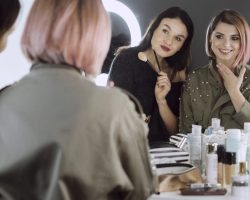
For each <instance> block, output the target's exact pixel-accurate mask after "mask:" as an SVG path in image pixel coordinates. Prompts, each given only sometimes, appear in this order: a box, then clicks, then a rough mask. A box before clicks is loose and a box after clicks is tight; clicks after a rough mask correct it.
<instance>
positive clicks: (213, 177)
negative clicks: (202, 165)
mask: <svg viewBox="0 0 250 200" xmlns="http://www.w3.org/2000/svg"><path fill="white" fill-rule="evenodd" d="M207 150H208V152H207V155H206V178H207V183H211V184H217V183H218V155H217V153H216V152H215V151H216V148H215V145H214V144H208V145H207Z"/></svg>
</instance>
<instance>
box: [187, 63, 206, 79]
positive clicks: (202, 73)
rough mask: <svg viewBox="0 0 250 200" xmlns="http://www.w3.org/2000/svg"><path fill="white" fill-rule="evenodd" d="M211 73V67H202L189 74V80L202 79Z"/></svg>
mask: <svg viewBox="0 0 250 200" xmlns="http://www.w3.org/2000/svg"><path fill="white" fill-rule="evenodd" d="M208 71H209V65H204V66H201V67H196V68H194V69H193V70H192V71H190V72H188V77H189V78H202V77H203V76H205V75H206V74H207V73H208Z"/></svg>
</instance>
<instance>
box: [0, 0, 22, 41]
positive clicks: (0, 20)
mask: <svg viewBox="0 0 250 200" xmlns="http://www.w3.org/2000/svg"><path fill="white" fill-rule="evenodd" d="M19 11H20V3H19V0H1V1H0V39H1V37H2V36H3V35H4V34H5V33H6V32H8V31H9V30H10V29H11V28H12V26H13V25H14V23H15V21H16V18H17V16H18V13H19Z"/></svg>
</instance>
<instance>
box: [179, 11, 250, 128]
mask: <svg viewBox="0 0 250 200" xmlns="http://www.w3.org/2000/svg"><path fill="white" fill-rule="evenodd" d="M206 53H207V55H208V57H209V59H210V62H209V63H208V64H207V65H205V66H204V67H201V68H198V69H196V70H194V71H192V72H190V74H189V78H188V81H187V82H186V84H185V87H184V90H183V96H182V100H181V117H180V131H181V132H184V133H189V132H190V131H191V126H192V124H198V125H201V126H202V127H203V129H206V128H207V127H208V126H209V125H210V123H211V118H213V117H216V118H220V119H221V123H222V126H224V127H225V128H226V129H228V128H240V129H243V125H244V122H247V121H250V103H249V102H250V78H249V77H250V70H249V66H248V65H247V62H248V61H249V58H250V30H249V25H248V23H247V21H246V20H245V18H244V17H243V16H242V15H241V14H240V13H238V12H236V11H234V10H223V11H221V12H219V13H218V15H216V16H215V17H214V18H213V19H212V20H211V22H210V24H209V26H208V28H207V34H206Z"/></svg>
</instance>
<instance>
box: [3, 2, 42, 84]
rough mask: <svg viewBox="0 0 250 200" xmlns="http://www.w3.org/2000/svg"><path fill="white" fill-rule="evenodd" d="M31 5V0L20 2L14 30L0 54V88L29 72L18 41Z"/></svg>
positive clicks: (27, 62) (28, 63) (28, 66)
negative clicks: (19, 10)
mask: <svg viewBox="0 0 250 200" xmlns="http://www.w3.org/2000/svg"><path fill="white" fill-rule="evenodd" d="M45 1H46V0H45ZM32 3H33V0H21V12H20V14H19V17H18V19H17V22H16V25H15V30H14V31H13V33H12V34H11V35H10V36H9V39H8V44H7V48H6V49H5V50H4V51H3V52H2V53H0V88H2V87H4V86H6V85H9V84H11V83H13V82H15V81H17V80H19V79H20V78H21V77H22V76H23V75H25V74H26V73H28V71H29V68H30V65H31V64H30V62H29V61H28V60H27V59H26V58H25V57H24V56H23V54H22V52H21V48H20V39H21V35H22V32H23V28H24V24H25V20H26V17H27V14H28V12H29V9H30V7H31V5H32Z"/></svg>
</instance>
